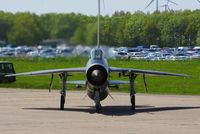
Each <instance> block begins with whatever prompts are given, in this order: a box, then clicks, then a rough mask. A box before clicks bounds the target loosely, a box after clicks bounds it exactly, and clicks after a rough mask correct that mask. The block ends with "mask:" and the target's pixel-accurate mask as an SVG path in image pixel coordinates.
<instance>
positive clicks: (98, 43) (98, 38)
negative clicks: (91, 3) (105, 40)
mask: <svg viewBox="0 0 200 134" xmlns="http://www.w3.org/2000/svg"><path fill="white" fill-rule="evenodd" d="M100 13H101V3H100V0H98V31H97V48H100Z"/></svg>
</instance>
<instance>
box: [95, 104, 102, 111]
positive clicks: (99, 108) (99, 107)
mask: <svg viewBox="0 0 200 134" xmlns="http://www.w3.org/2000/svg"><path fill="white" fill-rule="evenodd" d="M96 112H97V113H101V104H96Z"/></svg>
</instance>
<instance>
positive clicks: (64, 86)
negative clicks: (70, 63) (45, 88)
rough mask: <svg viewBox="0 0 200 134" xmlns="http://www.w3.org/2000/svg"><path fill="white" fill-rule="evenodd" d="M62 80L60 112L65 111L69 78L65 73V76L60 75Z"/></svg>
mask: <svg viewBox="0 0 200 134" xmlns="http://www.w3.org/2000/svg"><path fill="white" fill-rule="evenodd" d="M60 78H61V79H62V90H61V92H60V94H61V97H60V110H64V105H65V96H66V80H67V76H66V74H65V73H63V74H61V75H60Z"/></svg>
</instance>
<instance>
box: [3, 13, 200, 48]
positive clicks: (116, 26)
mask: <svg viewBox="0 0 200 134" xmlns="http://www.w3.org/2000/svg"><path fill="white" fill-rule="evenodd" d="M100 37H101V39H100V40H101V44H103V45H108V46H128V47H136V46H141V45H142V46H149V45H159V46H160V47H178V46H197V45H200V10H195V11H190V10H185V11H170V12H155V13H152V14H149V13H147V14H145V13H143V12H141V11H137V12H135V13H134V14H131V13H129V12H123V11H120V12H115V13H114V14H113V15H112V16H101V23H100ZM46 39H67V40H70V41H71V42H72V43H80V44H83V45H96V40H97V16H86V15H83V14H75V13H69V14H56V13H48V14H42V15H37V14H34V13H29V12H24V13H15V14H13V13H8V12H3V11H0V40H1V41H6V42H7V43H11V44H16V45H35V44H38V43H39V42H41V41H42V40H46Z"/></svg>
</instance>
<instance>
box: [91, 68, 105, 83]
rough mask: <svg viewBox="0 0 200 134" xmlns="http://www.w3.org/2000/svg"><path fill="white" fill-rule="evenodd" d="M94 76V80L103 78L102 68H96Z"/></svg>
mask: <svg viewBox="0 0 200 134" xmlns="http://www.w3.org/2000/svg"><path fill="white" fill-rule="evenodd" d="M91 75H92V78H93V80H94V81H101V80H102V75H103V74H102V72H101V71H100V70H94V71H93V72H92V74H91Z"/></svg>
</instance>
